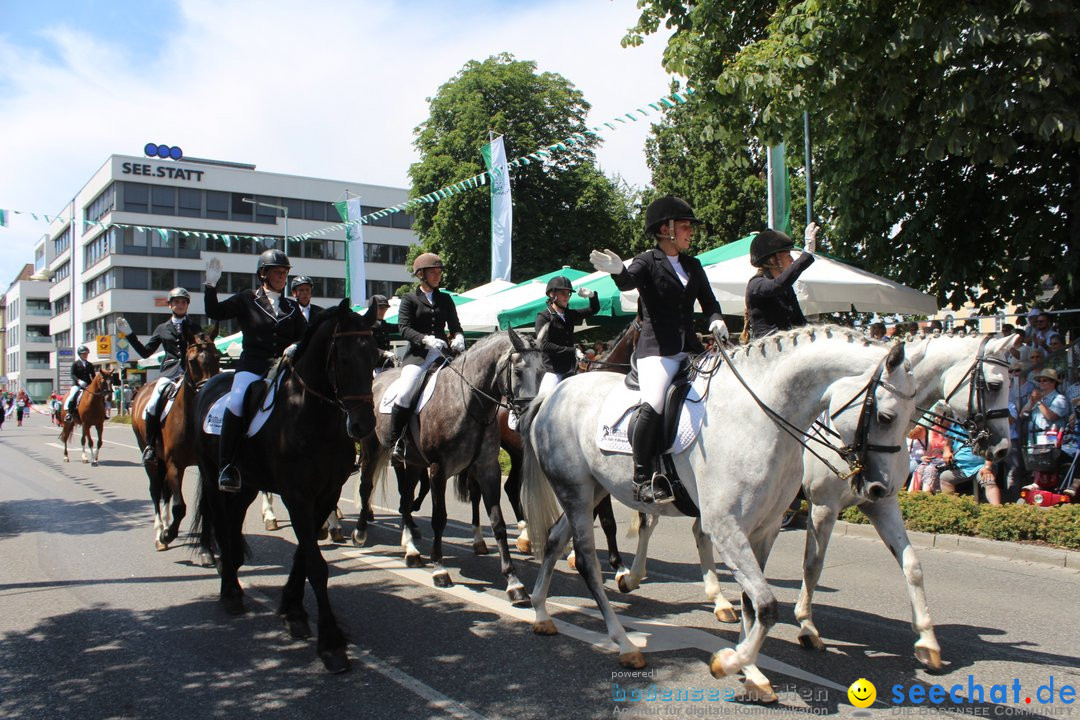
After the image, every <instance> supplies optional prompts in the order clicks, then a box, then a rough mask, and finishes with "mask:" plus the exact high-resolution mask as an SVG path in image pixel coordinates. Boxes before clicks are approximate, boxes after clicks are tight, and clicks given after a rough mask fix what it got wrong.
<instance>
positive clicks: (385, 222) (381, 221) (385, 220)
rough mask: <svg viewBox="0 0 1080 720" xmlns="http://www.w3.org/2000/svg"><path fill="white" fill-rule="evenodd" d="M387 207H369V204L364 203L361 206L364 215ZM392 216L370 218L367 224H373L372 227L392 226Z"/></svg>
mask: <svg viewBox="0 0 1080 720" xmlns="http://www.w3.org/2000/svg"><path fill="white" fill-rule="evenodd" d="M385 209H386V208H381V207H369V206H367V205H362V206H361V207H360V212H361V213H363V214H364V215H370V214H372V213H377V212H379V211H380V210H385ZM390 217H391V216H390V215H383V216H382V217H379V218H368V221H367V224H368V225H369V226H371V227H390V226H391V223H392V222H393V221H392V220H391V219H390Z"/></svg>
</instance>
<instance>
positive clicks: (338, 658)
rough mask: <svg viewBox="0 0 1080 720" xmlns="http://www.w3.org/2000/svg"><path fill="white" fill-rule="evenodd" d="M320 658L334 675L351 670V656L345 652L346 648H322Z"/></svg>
mask: <svg viewBox="0 0 1080 720" xmlns="http://www.w3.org/2000/svg"><path fill="white" fill-rule="evenodd" d="M319 659H320V660H322V663H323V666H324V667H326V669H327V670H328V671H329V672H331V673H333V674H334V675H339V674H341V673H343V672H348V671H349V667H350V665H349V657H348V656H347V655H346V654H345V649H344V648H340V649H338V650H320V651H319Z"/></svg>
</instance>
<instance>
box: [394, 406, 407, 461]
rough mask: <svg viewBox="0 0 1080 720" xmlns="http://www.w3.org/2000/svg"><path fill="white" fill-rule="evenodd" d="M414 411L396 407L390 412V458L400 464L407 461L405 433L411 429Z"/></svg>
mask: <svg viewBox="0 0 1080 720" xmlns="http://www.w3.org/2000/svg"><path fill="white" fill-rule="evenodd" d="M411 418H412V410H411V409H409V408H405V407H401V406H400V405H394V407H393V409H391V410H390V447H391V450H390V457H391V458H392V459H394V460H398V461H400V462H404V461H405V431H406V430H408V429H409V420H410V419H411Z"/></svg>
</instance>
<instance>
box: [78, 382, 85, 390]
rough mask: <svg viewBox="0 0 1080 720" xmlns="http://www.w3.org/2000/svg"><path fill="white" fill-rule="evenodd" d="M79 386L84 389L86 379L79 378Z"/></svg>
mask: <svg viewBox="0 0 1080 720" xmlns="http://www.w3.org/2000/svg"><path fill="white" fill-rule="evenodd" d="M79 387H81V388H82V389H83V390H85V389H86V381H85V380H80V381H79Z"/></svg>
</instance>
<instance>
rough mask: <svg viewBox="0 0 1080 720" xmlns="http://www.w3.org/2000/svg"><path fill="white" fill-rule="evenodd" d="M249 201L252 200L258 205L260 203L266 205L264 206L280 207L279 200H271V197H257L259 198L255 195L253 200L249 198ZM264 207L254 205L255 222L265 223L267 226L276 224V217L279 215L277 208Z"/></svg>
mask: <svg viewBox="0 0 1080 720" xmlns="http://www.w3.org/2000/svg"><path fill="white" fill-rule="evenodd" d="M251 199H252V200H254V201H255V202H257V203H260V202H261V203H266V205H280V204H281V203H280V202H279V199H280V198H276V197H275V198H272V197H259V196H257V195H256V196H255V197H254V198H251ZM266 205H256V206H255V222H258V223H266V224H268V225H274V224H276V223H277V219H278V216H279V215H280V214H281V211H280V210H278V209H277V208H272V207H266Z"/></svg>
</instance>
